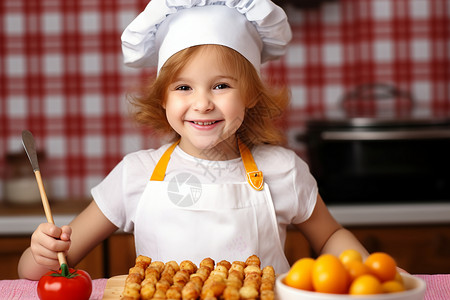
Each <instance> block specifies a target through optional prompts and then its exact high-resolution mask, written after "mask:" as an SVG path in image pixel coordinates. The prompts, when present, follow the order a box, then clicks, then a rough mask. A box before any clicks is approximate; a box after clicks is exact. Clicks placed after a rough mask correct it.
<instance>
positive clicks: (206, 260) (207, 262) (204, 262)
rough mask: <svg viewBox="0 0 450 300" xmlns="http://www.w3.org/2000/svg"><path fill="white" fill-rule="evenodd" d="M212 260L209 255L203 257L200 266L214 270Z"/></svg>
mask: <svg viewBox="0 0 450 300" xmlns="http://www.w3.org/2000/svg"><path fill="white" fill-rule="evenodd" d="M214 264H215V262H214V260H213V259H212V258H210V257H207V258H204V259H203V260H202V261H201V262H200V267H208V268H209V270H210V271H212V270H214Z"/></svg>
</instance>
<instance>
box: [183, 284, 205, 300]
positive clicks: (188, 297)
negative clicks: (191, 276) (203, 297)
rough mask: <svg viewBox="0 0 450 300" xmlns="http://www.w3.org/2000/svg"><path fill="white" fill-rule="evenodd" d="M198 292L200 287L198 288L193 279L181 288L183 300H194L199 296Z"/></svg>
mask: <svg viewBox="0 0 450 300" xmlns="http://www.w3.org/2000/svg"><path fill="white" fill-rule="evenodd" d="M200 292H201V287H200V288H199V287H198V286H197V284H195V283H194V282H193V281H189V282H188V283H186V285H185V286H184V287H183V289H182V290H181V298H182V299H183V300H194V299H197V298H198V296H200Z"/></svg>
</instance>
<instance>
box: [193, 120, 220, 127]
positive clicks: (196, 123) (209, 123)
mask: <svg viewBox="0 0 450 300" xmlns="http://www.w3.org/2000/svg"><path fill="white" fill-rule="evenodd" d="M191 122H192V123H193V124H195V125H201V126H207V125H212V124H215V123H217V122H218V121H208V122H200V121H191Z"/></svg>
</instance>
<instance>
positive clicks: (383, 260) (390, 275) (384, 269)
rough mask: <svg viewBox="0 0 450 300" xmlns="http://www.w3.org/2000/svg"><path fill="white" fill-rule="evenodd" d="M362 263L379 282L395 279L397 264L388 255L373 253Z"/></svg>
mask: <svg viewBox="0 0 450 300" xmlns="http://www.w3.org/2000/svg"><path fill="white" fill-rule="evenodd" d="M364 263H365V264H366V266H368V267H369V268H370V271H371V273H372V274H373V275H375V276H376V277H377V278H378V279H379V280H380V281H381V282H384V281H389V280H393V279H395V276H396V274H397V264H396V262H395V260H394V259H393V258H392V256H390V255H389V254H386V253H384V252H374V253H372V254H370V255H369V257H367V259H366V261H365V262H364Z"/></svg>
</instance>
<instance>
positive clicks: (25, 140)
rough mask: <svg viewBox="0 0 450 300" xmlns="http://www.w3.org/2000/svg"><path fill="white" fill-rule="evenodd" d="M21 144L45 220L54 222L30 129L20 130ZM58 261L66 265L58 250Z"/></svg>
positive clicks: (62, 253)
mask: <svg viewBox="0 0 450 300" xmlns="http://www.w3.org/2000/svg"><path fill="white" fill-rule="evenodd" d="M22 144H23V147H24V148H25V152H26V153H27V156H28V158H29V159H30V162H31V166H32V167H33V171H34V175H35V176H36V181H37V183H38V186H39V193H40V194H41V199H42V205H43V206H44V211H45V217H46V218H47V222H49V223H52V224H55V221H54V220H53V216H52V211H51V209H50V204H49V203H48V198H47V194H46V193H45V189H44V184H43V182H42V177H41V171H40V170H39V163H38V158H37V154H36V147H35V144H34V138H33V135H32V134H31V132H30V131H28V130H24V131H22ZM58 261H59V265H60V266H62V265H63V264H66V266H68V265H67V260H66V256H65V255H64V252H58Z"/></svg>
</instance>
